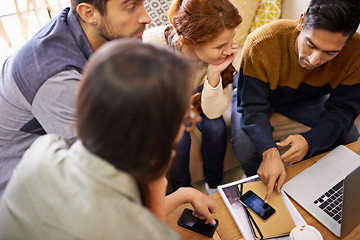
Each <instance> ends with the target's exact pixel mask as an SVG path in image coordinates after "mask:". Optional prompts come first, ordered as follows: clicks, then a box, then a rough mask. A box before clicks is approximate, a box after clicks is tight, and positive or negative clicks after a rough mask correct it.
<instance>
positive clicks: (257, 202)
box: [240, 190, 275, 221]
mask: <svg viewBox="0 0 360 240" xmlns="http://www.w3.org/2000/svg"><path fill="white" fill-rule="evenodd" d="M240 202H241V203H242V204H243V205H245V206H246V207H247V208H249V209H250V210H251V211H253V212H254V213H255V214H256V215H258V216H259V217H260V218H261V219H262V220H264V221H266V220H268V219H269V218H270V217H271V216H272V215H273V214H274V213H275V209H274V208H273V207H271V206H270V205H269V204H267V203H264V201H263V200H262V199H261V198H260V197H259V196H258V195H256V194H255V193H254V192H253V191H251V190H249V191H247V192H246V193H245V194H243V195H242V196H241V197H240Z"/></svg>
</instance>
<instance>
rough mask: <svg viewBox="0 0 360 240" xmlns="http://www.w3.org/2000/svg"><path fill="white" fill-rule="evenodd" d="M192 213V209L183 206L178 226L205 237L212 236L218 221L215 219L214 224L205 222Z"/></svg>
mask: <svg viewBox="0 0 360 240" xmlns="http://www.w3.org/2000/svg"><path fill="white" fill-rule="evenodd" d="M192 213H193V210H191V209H189V208H185V209H184V211H183V213H182V214H181V216H180V218H179V221H178V224H179V226H181V227H184V228H187V229H190V230H192V231H194V232H197V233H200V234H202V235H205V236H207V237H212V236H213V235H214V233H215V230H216V227H217V226H218V224H219V221H218V220H217V219H215V221H216V224H215V225H212V224H210V223H205V220H202V219H200V218H197V217H195V216H194V215H193V214H192Z"/></svg>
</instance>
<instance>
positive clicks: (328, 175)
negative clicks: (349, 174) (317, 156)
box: [308, 163, 341, 186]
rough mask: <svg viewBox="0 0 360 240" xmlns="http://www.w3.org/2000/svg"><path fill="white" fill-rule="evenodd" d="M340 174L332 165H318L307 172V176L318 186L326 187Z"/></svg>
mask: <svg viewBox="0 0 360 240" xmlns="http://www.w3.org/2000/svg"><path fill="white" fill-rule="evenodd" d="M340 174H341V171H340V170H339V169H337V168H335V167H333V166H332V165H330V164H328V163H325V164H322V163H320V164H318V165H317V166H316V167H314V168H313V169H311V171H309V172H308V175H309V176H310V177H311V178H312V179H314V180H315V181H316V182H318V183H319V184H321V185H323V186H326V185H327V184H328V183H329V182H331V181H333V180H334V179H335V178H336V177H337V176H339V175H340Z"/></svg>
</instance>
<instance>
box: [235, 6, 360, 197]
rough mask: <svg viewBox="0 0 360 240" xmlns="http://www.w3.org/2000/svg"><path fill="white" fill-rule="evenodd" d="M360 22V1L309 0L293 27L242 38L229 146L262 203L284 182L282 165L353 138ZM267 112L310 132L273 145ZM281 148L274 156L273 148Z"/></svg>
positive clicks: (281, 25) (358, 103)
mask: <svg viewBox="0 0 360 240" xmlns="http://www.w3.org/2000/svg"><path fill="white" fill-rule="evenodd" d="M359 21H360V9H359V2H358V0H343V1H338V0H311V2H310V5H309V7H308V9H307V11H306V13H303V14H301V16H300V19H299V20H298V21H293V20H279V21H275V22H273V23H271V24H267V25H265V26H263V27H262V28H259V29H257V30H255V31H254V32H253V33H251V34H250V35H249V36H248V38H247V40H246V43H245V45H244V48H243V53H242V60H241V67H240V71H239V80H238V85H237V91H235V92H234V98H233V109H232V117H231V118H232V120H231V121H232V122H231V126H232V141H231V143H232V147H233V150H234V153H235V155H236V157H237V158H238V160H239V161H240V162H241V163H242V167H243V169H244V171H245V174H246V175H247V176H250V175H254V174H258V175H259V177H260V178H261V180H262V181H263V182H264V183H265V184H266V185H267V194H266V196H263V197H265V200H266V201H267V200H269V199H270V196H271V194H272V192H273V189H274V187H276V189H277V191H279V192H280V189H281V187H282V185H283V184H284V180H285V177H286V172H285V167H284V163H287V164H292V163H295V162H298V161H301V160H302V159H306V158H309V157H311V156H314V155H317V154H319V153H322V152H325V151H329V150H331V149H333V148H335V147H336V146H338V145H339V144H347V143H350V142H353V141H356V140H357V139H358V137H359V132H358V129H357V128H356V126H355V124H354V120H355V119H356V117H357V116H358V115H359V111H360V34H359V33H355V32H356V29H357V28H358V26H359ZM273 112H279V113H281V114H283V115H285V116H288V117H289V118H291V119H293V120H295V121H298V122H300V123H303V124H305V125H306V126H308V127H310V130H309V131H306V132H304V133H299V134H294V135H290V136H288V137H287V138H286V139H285V140H283V141H281V142H278V143H276V142H275V140H274V138H273V135H272V131H273V128H272V126H271V124H270V121H269V118H270V116H271V114H272V113H273ZM286 146H290V148H289V150H287V151H286V152H285V153H284V154H282V155H281V156H280V153H279V150H278V147H286ZM345 164H346V163H345Z"/></svg>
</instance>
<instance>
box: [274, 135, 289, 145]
mask: <svg viewBox="0 0 360 240" xmlns="http://www.w3.org/2000/svg"><path fill="white" fill-rule="evenodd" d="M290 143H291V141H290V140H289V137H287V138H286V139H284V140H282V141H281V142H277V143H276V145H277V146H279V147H285V146H287V145H289V144H290Z"/></svg>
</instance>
